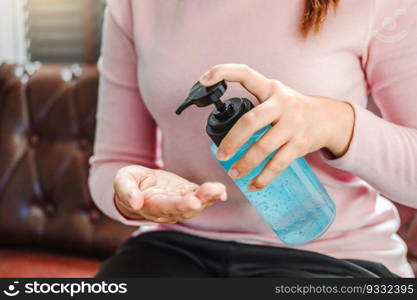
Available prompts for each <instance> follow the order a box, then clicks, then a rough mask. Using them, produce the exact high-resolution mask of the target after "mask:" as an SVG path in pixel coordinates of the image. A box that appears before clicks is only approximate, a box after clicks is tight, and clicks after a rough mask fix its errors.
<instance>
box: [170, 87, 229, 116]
mask: <svg viewBox="0 0 417 300" xmlns="http://www.w3.org/2000/svg"><path fill="white" fill-rule="evenodd" d="M226 89H227V84H226V82H225V81H224V80H222V81H220V82H219V83H217V84H215V85H213V86H210V87H205V86H203V85H201V84H200V83H199V82H197V83H196V84H194V86H193V87H192V88H191V90H190V93H189V94H188V97H187V98H186V99H185V100H184V102H183V103H182V104H181V105H180V107H178V109H177V110H176V112H175V113H176V114H177V115H179V114H181V113H182V112H183V111H184V110H185V109H186V108H187V107H189V106H190V105H192V104H195V105H197V106H198V107H204V106H209V105H210V104H214V105H215V106H216V108H217V109H218V110H219V111H223V110H225V109H226V106H225V104H224V103H223V102H222V101H221V100H220V97H221V96H223V94H224V92H225V91H226Z"/></svg>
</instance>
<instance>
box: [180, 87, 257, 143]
mask: <svg viewBox="0 0 417 300" xmlns="http://www.w3.org/2000/svg"><path fill="white" fill-rule="evenodd" d="M226 89H227V84H226V82H225V81H220V82H219V83H216V84H215V85H213V86H210V87H205V86H203V85H201V84H200V83H199V82H197V83H196V84H194V86H193V87H192V88H191V90H190V93H189V94H188V97H187V98H186V99H185V100H184V101H183V102H182V104H181V105H180V106H179V107H178V109H177V110H176V112H175V113H176V114H177V115H179V114H181V113H182V112H183V111H184V110H185V109H186V108H188V107H189V106H191V105H193V104H194V105H196V106H197V107H205V106H209V105H210V104H213V105H215V106H216V109H215V110H213V112H212V113H211V114H210V116H209V118H208V120H207V126H206V131H207V134H208V135H209V136H210V138H211V139H212V140H213V141H214V142H215V143H216V144H217V146H218V145H219V144H220V142H221V140H222V139H223V137H224V136H225V135H226V134H227V132H229V130H230V129H231V128H232V126H233V125H234V124H235V123H236V122H237V120H238V119H239V118H240V117H241V116H242V115H243V114H244V113H246V112H248V111H249V110H250V109H252V108H253V104H252V102H250V101H249V100H248V99H245V98H232V99H229V100H226V101H224V102H223V101H222V100H220V97H221V96H223V94H224V93H225V92H226Z"/></svg>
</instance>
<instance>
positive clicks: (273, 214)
mask: <svg viewBox="0 0 417 300" xmlns="http://www.w3.org/2000/svg"><path fill="white" fill-rule="evenodd" d="M270 127H271V126H270V125H268V126H266V127H264V128H262V129H261V130H259V131H257V132H256V133H255V134H254V135H253V136H252V137H251V138H250V139H249V140H248V141H247V142H246V143H245V144H244V145H243V146H242V147H241V148H240V149H239V150H238V151H237V152H236V154H235V155H234V156H233V157H232V158H230V159H229V160H227V161H219V163H220V164H221V165H222V166H223V168H224V169H225V170H226V172H228V171H229V170H230V168H231V167H232V166H233V164H234V163H235V162H237V161H238V160H239V159H240V158H241V157H242V156H243V155H244V154H245V153H246V152H247V151H248V149H249V148H250V146H251V145H253V144H254V143H255V142H256V141H257V140H259V138H260V137H261V136H262V135H263V134H264V133H265V132H266V131H268V130H269V129H270ZM211 152H212V154H213V155H214V156H215V155H216V153H217V146H216V144H215V143H212V146H211ZM276 152H277V151H274V152H273V153H271V154H270V155H269V156H268V157H266V158H265V159H264V161H263V162H262V163H261V164H260V165H258V166H257V167H256V168H255V169H253V170H252V171H251V172H250V173H249V174H247V175H246V176H244V177H242V178H240V179H236V180H234V182H235V183H236V185H237V186H238V187H239V189H240V190H241V191H242V193H243V194H244V195H245V197H246V198H247V199H248V200H249V202H250V203H251V204H252V205H253V206H254V207H255V208H256V210H257V211H258V212H259V213H260V214H261V215H262V217H263V218H264V220H265V222H266V223H267V224H268V225H269V226H270V227H271V228H272V230H273V231H274V232H275V233H276V234H277V235H278V237H279V238H280V240H281V241H282V242H283V243H285V244H288V245H302V244H306V243H308V242H311V241H313V240H315V239H316V238H318V237H319V236H320V235H322V234H323V233H324V232H325V231H326V230H327V228H328V227H329V226H330V224H331V223H332V221H333V219H334V217H335V213H336V207H335V204H334V202H333V200H332V199H331V198H330V196H329V195H328V193H327V191H326V190H325V189H324V187H323V185H322V184H321V183H320V181H319V179H318V178H317V176H316V175H315V174H314V172H313V171H312V169H311V168H310V166H309V165H308V164H307V162H306V161H305V159H304V158H298V159H297V160H295V161H294V162H293V163H292V164H291V165H290V166H289V167H288V168H287V169H285V170H284V171H283V172H282V173H281V174H280V175H278V176H277V177H276V178H275V179H274V180H273V181H272V182H271V183H270V184H269V185H268V186H266V187H265V188H264V189H262V190H259V191H255V192H252V191H249V190H248V184H249V183H250V181H251V180H252V179H253V178H255V177H256V176H257V175H259V174H260V172H261V171H262V169H263V168H264V167H265V165H266V164H267V163H268V161H269V160H270V159H271V158H272V156H273V155H274V154H275V153H276Z"/></svg>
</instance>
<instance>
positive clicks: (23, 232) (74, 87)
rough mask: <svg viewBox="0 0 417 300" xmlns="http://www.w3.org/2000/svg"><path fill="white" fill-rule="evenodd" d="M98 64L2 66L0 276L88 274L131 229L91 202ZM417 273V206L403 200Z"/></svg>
mask: <svg viewBox="0 0 417 300" xmlns="http://www.w3.org/2000/svg"><path fill="white" fill-rule="evenodd" d="M97 84H98V74H97V70H96V68H95V66H83V67H79V66H63V65H47V66H41V65H39V64H27V65H24V66H15V65H6V64H4V65H2V66H0V277H6V276H7V277H21V276H23V277H28V276H32V277H38V276H39V277H84V276H85V277H89V276H92V275H93V274H94V273H95V272H96V270H97V267H98V265H99V264H100V262H101V261H102V260H103V259H104V258H105V257H107V256H108V255H110V254H111V253H113V252H114V250H115V249H116V248H117V246H118V245H120V243H121V242H122V241H123V240H125V239H126V238H127V237H128V236H129V235H130V234H131V232H132V230H133V228H129V227H126V226H123V225H121V224H119V223H116V222H114V221H111V220H109V219H108V218H107V217H105V216H104V215H103V214H102V213H101V212H99V211H98V210H97V208H96V207H95V206H94V204H93V203H92V201H91V198H90V196H89V193H88V187H87V176H88V157H89V156H90V155H91V153H92V145H93V140H94V126H95V111H96V103H97ZM399 209H400V213H401V218H402V227H401V229H400V231H399V232H400V234H401V236H402V237H403V238H404V239H405V240H406V242H407V244H408V246H409V259H410V261H411V262H412V263H413V265H414V269H415V271H416V272H417V212H416V210H413V209H409V208H405V207H400V206H399Z"/></svg>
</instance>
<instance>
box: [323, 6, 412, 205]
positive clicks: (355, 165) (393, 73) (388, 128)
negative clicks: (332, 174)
mask: <svg viewBox="0 0 417 300" xmlns="http://www.w3.org/2000/svg"><path fill="white" fill-rule="evenodd" d="M372 25H373V26H372V29H371V34H370V38H369V41H368V44H367V50H366V53H365V54H364V57H363V67H364V70H365V72H366V78H367V82H368V87H369V91H370V93H371V95H372V97H373V99H374V101H375V104H376V105H377V106H378V108H379V110H380V111H381V115H382V118H380V117H378V116H376V115H374V114H373V113H371V112H370V111H368V110H366V109H365V108H363V107H361V106H359V105H353V107H354V111H355V125H354V133H353V138H352V141H351V144H350V146H349V149H348V151H347V152H346V153H345V154H344V155H343V156H342V157H340V158H337V159H334V160H329V159H326V158H324V157H323V159H325V160H326V161H327V162H328V163H329V164H330V165H332V166H333V167H336V168H339V169H343V170H345V171H348V172H351V173H353V174H355V175H357V176H359V177H361V178H362V179H364V180H365V181H366V182H368V183H369V184H370V185H372V186H373V187H375V188H376V189H377V190H378V191H379V192H380V193H382V194H384V195H385V196H387V197H388V198H390V199H392V200H393V201H396V202H399V203H401V204H404V205H407V206H410V207H417V2H416V1H397V0H387V1H374V17H373V21H372Z"/></svg>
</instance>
